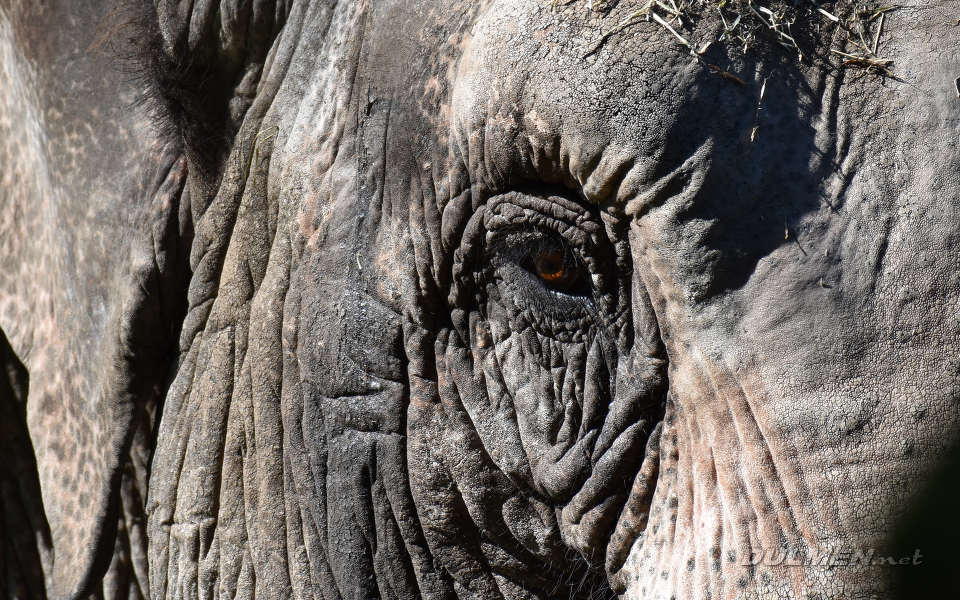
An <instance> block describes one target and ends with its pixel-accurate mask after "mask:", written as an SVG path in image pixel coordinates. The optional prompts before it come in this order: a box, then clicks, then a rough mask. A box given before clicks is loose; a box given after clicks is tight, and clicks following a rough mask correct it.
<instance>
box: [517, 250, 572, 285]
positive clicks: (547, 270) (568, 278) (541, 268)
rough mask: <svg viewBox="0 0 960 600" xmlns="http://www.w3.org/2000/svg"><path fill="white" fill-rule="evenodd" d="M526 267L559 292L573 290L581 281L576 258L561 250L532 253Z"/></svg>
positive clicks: (542, 281)
mask: <svg viewBox="0 0 960 600" xmlns="http://www.w3.org/2000/svg"><path fill="white" fill-rule="evenodd" d="M524 262H525V263H526V264H524V268H525V269H526V270H527V271H529V272H531V273H533V274H534V275H536V276H537V278H538V279H539V280H540V282H541V283H543V284H544V285H545V286H547V287H548V288H550V289H553V290H556V291H558V292H565V291H569V290H572V289H574V288H575V287H576V284H577V283H578V282H579V281H580V268H579V265H578V264H577V261H576V259H574V258H573V257H572V256H570V255H569V253H567V252H563V251H561V250H554V249H551V250H543V251H540V252H538V253H536V254H532V255H530V256H529V257H528V258H527V260H526V261H524Z"/></svg>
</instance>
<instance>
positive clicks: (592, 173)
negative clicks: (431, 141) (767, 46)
mask: <svg viewBox="0 0 960 600" xmlns="http://www.w3.org/2000/svg"><path fill="white" fill-rule="evenodd" d="M579 8H583V10H582V11H580V10H579ZM599 15H600V13H594V12H591V11H589V10H587V9H586V8H585V7H578V6H573V7H568V8H566V9H564V10H562V11H554V10H551V9H550V7H545V6H543V3H538V2H535V1H530V2H497V3H494V4H493V5H492V6H491V7H490V8H489V9H488V10H487V11H486V12H485V13H484V14H483V15H482V16H481V18H480V19H479V20H478V21H477V23H476V24H475V25H474V27H473V29H472V32H473V34H474V35H473V38H472V40H471V41H470V43H469V45H468V47H467V48H466V50H465V52H464V55H463V57H462V59H461V61H460V65H459V69H458V71H457V75H456V81H455V85H454V89H453V101H452V105H453V127H454V138H455V140H456V143H457V145H458V147H459V150H460V153H461V155H462V156H464V157H466V162H467V163H468V167H469V168H470V170H471V173H472V175H473V176H474V177H476V178H478V179H484V178H486V179H488V180H489V181H490V182H492V183H493V184H494V185H496V184H497V183H502V182H504V181H510V180H511V178H513V177H515V176H516V172H517V171H521V170H523V171H526V173H525V175H526V176H529V177H534V178H537V179H542V180H545V181H551V182H557V183H563V184H565V185H567V186H569V187H571V188H574V189H578V190H580V191H582V193H583V196H584V197H585V198H587V199H588V200H591V201H594V202H600V201H604V200H607V199H608V198H610V197H611V195H612V194H614V193H615V194H616V197H617V199H619V200H624V201H625V200H626V199H627V198H628V197H629V196H634V195H636V194H638V193H640V192H642V191H643V190H644V189H646V188H649V187H650V186H651V185H653V181H654V180H656V178H657V176H658V174H659V172H660V171H662V170H663V163H665V162H683V161H684V160H686V159H687V158H688V157H690V156H692V155H693V154H695V153H696V150H697V149H698V148H701V147H702V146H703V145H704V144H705V143H708V140H710V139H711V138H716V137H719V136H721V135H723V134H726V137H727V138H728V139H731V140H739V138H740V137H742V134H743V133H744V132H747V131H749V126H750V124H751V123H750V121H751V120H752V118H753V116H754V112H755V109H756V100H757V98H756V95H757V90H754V89H752V86H748V87H746V88H744V87H743V86H739V85H736V84H734V83H731V82H730V81H728V80H725V79H724V78H723V77H721V76H719V75H718V74H716V73H712V72H709V71H710V70H709V69H707V68H706V63H705V62H704V61H703V59H700V58H697V57H694V56H692V55H690V54H689V53H687V52H684V51H682V50H678V49H677V48H675V47H673V45H672V44H669V43H664V42H665V38H664V37H663V36H664V35H665V32H664V31H663V30H662V29H661V28H660V27H659V26H658V25H656V24H655V23H645V22H636V23H632V24H631V26H630V27H629V28H627V29H625V30H623V31H617V27H616V25H617V23H618V21H619V22H622V21H623V19H624V17H629V12H626V13H624V14H620V12H618V11H617V10H614V11H612V12H611V13H609V14H607V15H605V16H599ZM611 32H614V33H611Z"/></svg>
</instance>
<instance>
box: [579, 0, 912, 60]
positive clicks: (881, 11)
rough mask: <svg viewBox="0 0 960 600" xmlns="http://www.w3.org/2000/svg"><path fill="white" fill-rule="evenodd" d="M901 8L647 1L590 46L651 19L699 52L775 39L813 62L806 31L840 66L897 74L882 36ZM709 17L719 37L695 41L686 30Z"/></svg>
mask: <svg viewBox="0 0 960 600" xmlns="http://www.w3.org/2000/svg"><path fill="white" fill-rule="evenodd" d="M616 4H617V5H619V4H621V3H619V2H617V3H616ZM613 6H614V2H612V1H611V0H587V1H586V7H587V9H588V10H589V11H591V12H601V13H602V12H605V11H610V10H611V9H612V7H613ZM618 8H619V6H618ZM896 8H897V7H896V6H893V5H884V4H880V3H876V2H854V1H851V0H837V1H835V2H830V3H818V2H815V1H814V0H795V1H793V0H771V1H769V2H763V1H758V2H755V1H753V0H720V1H719V2H715V1H713V0H642V4H640V5H639V6H638V7H637V8H635V9H633V10H631V11H629V12H628V13H627V14H626V16H625V17H623V18H620V19H619V20H618V21H616V22H615V23H614V24H612V25H611V26H609V28H608V29H606V30H605V31H603V32H602V33H601V34H600V35H599V36H598V38H597V39H596V40H594V41H593V42H592V43H590V44H589V45H590V46H592V48H591V52H592V51H594V50H596V48H597V47H599V46H600V45H602V44H603V42H604V41H605V40H606V39H607V38H609V37H610V36H612V35H615V34H617V33H620V32H621V31H624V30H625V29H627V28H629V27H631V26H632V25H635V24H637V23H640V22H644V21H646V22H653V23H656V24H658V25H659V26H660V27H661V28H662V29H663V30H664V32H665V33H666V34H667V35H669V36H670V37H672V38H673V39H674V40H675V41H676V42H677V44H679V45H680V46H682V47H684V48H685V49H686V50H688V51H689V52H690V53H691V54H693V55H695V56H700V55H702V54H703V53H704V52H706V50H707V48H709V47H710V46H711V45H712V44H713V43H714V42H726V43H734V44H735V45H736V46H738V47H739V48H740V49H741V50H742V51H743V52H745V53H746V52H750V51H751V50H752V49H754V48H756V47H757V46H760V45H762V43H763V42H764V41H765V40H772V41H773V42H774V43H775V44H776V45H778V46H780V47H782V48H783V49H784V50H786V51H787V52H790V53H791V54H793V55H794V56H796V58H797V60H799V61H801V62H812V61H813V60H814V57H812V56H810V55H809V52H810V50H809V48H808V49H806V50H805V49H804V44H802V43H801V42H799V41H798V39H799V36H798V34H797V32H798V31H800V30H805V32H806V33H808V34H810V33H812V34H813V35H815V37H817V38H818V39H820V40H822V41H823V42H828V43H829V45H828V46H826V47H824V46H823V44H822V43H821V44H818V47H817V48H816V50H818V51H820V52H825V54H826V56H828V57H832V60H831V61H830V62H832V63H833V64H834V65H835V66H838V67H858V68H861V69H863V70H865V71H866V72H867V73H871V74H874V75H880V76H886V77H892V76H893V74H892V72H891V70H890V67H891V65H892V64H893V61H892V60H889V59H885V58H882V57H881V54H882V39H881V38H882V36H883V31H884V24H885V20H886V15H887V13H888V12H890V11H892V10H895V9H896ZM616 12H619V11H616ZM707 16H713V18H714V19H719V22H720V23H721V24H722V27H721V28H720V33H719V35H716V36H712V37H710V38H704V39H699V40H693V39H692V38H691V37H690V34H689V33H687V32H686V30H691V31H692V25H693V24H694V23H695V22H697V21H699V20H701V19H702V18H703V17H707ZM602 29H603V28H602ZM724 74H725V75H726V73H724Z"/></svg>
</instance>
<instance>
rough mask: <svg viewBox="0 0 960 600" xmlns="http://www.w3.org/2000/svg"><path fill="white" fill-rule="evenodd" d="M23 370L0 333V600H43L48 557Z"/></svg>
mask: <svg viewBox="0 0 960 600" xmlns="http://www.w3.org/2000/svg"><path fill="white" fill-rule="evenodd" d="M28 384H29V377H28V374H27V370H26V368H24V366H23V364H22V363H21V362H20V360H19V359H18V358H17V356H16V354H14V352H13V349H12V348H11V347H10V344H9V342H8V341H7V338H6V336H5V335H4V333H3V331H2V330H0V597H4V598H38V599H39V598H46V597H47V595H46V590H45V584H44V568H47V569H49V568H50V567H52V565H50V564H46V565H45V564H44V562H45V561H44V558H45V557H52V555H53V554H52V553H53V549H52V548H53V545H52V542H51V539H50V527H49V525H48V524H47V518H46V516H45V515H44V514H43V509H42V506H43V502H42V500H41V498H40V481H39V479H38V476H37V460H36V457H35V455H34V453H33V445H32V444H31V442H30V435H29V433H27V419H26V416H27V405H26V399H27V388H28Z"/></svg>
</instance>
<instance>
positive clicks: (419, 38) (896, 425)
mask: <svg viewBox="0 0 960 600" xmlns="http://www.w3.org/2000/svg"><path fill="white" fill-rule="evenodd" d="M594 4H596V6H595V5H594ZM658 6H659V3H658ZM663 6H665V5H663ZM838 6H839V3H838ZM952 6H953V5H952V4H944V5H942V6H935V7H923V8H921V7H919V6H916V7H911V6H904V7H900V8H899V9H898V10H896V11H894V12H891V13H889V15H887V14H884V16H883V18H884V19H886V23H887V27H886V29H879V28H877V22H872V25H871V24H869V23H870V22H868V25H867V26H868V27H872V28H873V29H869V30H868V31H870V32H873V33H874V34H876V36H877V40H882V44H883V48H884V53H886V54H885V55H888V56H889V57H890V58H891V59H892V60H893V61H894V62H893V65H896V67H895V68H894V70H893V71H892V72H891V71H888V70H886V69H887V67H889V65H890V63H888V62H886V61H880V60H879V59H876V60H875V59H869V60H868V59H867V58H863V59H862V60H861V61H860V62H859V63H858V62H856V61H855V60H853V59H849V60H848V61H847V62H848V63H850V64H846V65H842V64H840V63H839V62H838V60H832V59H831V56H834V55H836V52H834V53H833V54H831V49H832V50H834V51H839V52H841V53H843V52H846V51H845V50H844V49H845V48H846V46H843V45H842V43H843V41H842V40H841V41H840V42H837V33H836V32H837V31H840V30H839V29H838V27H840V26H839V25H834V24H832V23H833V19H836V17H835V16H834V15H833V14H832V13H828V12H826V11H824V14H823V15H822V14H820V13H817V12H816V11H814V10H813V9H811V10H810V11H809V12H810V14H809V15H806V14H805V16H804V18H805V19H807V21H808V23H807V24H805V25H804V24H802V23H798V24H796V26H795V28H794V29H792V30H790V32H789V33H787V32H786V29H783V28H778V27H779V26H776V23H775V22H774V21H772V19H773V18H774V15H773V13H769V14H770V17H769V18H770V19H771V20H770V21H765V20H764V17H763V16H762V14H761V13H759V12H756V11H754V8H753V5H752V4H751V5H749V6H747V5H744V7H745V8H744V10H746V9H747V8H749V10H751V11H754V12H755V14H756V15H757V18H758V19H759V21H758V23H762V24H763V26H766V27H767V28H769V29H771V30H772V31H771V32H767V33H768V37H767V38H762V39H760V40H759V41H757V44H758V46H757V47H755V48H753V49H749V50H746V51H744V50H743V49H742V48H738V47H735V46H733V44H732V43H729V42H727V41H724V40H723V39H721V38H723V37H730V36H729V35H725V32H726V33H727V34H729V31H730V28H731V26H730V24H729V23H728V22H726V21H724V20H723V19H722V18H721V16H719V15H722V14H723V13H722V9H717V8H716V7H714V6H713V5H709V6H708V5H704V7H703V11H702V14H698V15H695V17H694V18H693V19H692V21H690V20H688V21H686V22H684V21H682V18H681V20H679V21H678V20H676V19H674V20H673V21H672V22H673V25H671V24H670V23H668V22H667V21H665V20H664V19H663V16H664V15H666V14H667V13H666V12H663V11H664V10H667V9H665V8H662V7H661V8H656V7H654V5H653V4H642V3H633V2H625V1H621V2H609V3H606V2H605V3H602V4H601V3H599V2H598V3H588V2H580V1H574V2H568V3H565V4H563V3H558V2H551V1H547V0H509V1H508V0H488V1H485V2H462V3H461V2H450V1H445V2H434V1H427V2H421V3H410V2H399V1H395V0H383V1H377V2H352V1H342V2H321V1H307V0H304V1H302V2H272V1H268V0H258V1H257V2H250V3H246V2H243V3H236V2H228V1H224V2H223V3H220V4H217V3H211V2H196V3H176V2H167V1H157V2H155V3H154V4H153V5H150V6H147V7H145V8H139V7H137V8H135V9H130V10H133V11H134V12H135V13H136V14H135V15H134V17H133V22H134V25H132V26H131V27H133V31H135V32H136V33H135V35H134V36H132V37H134V38H135V39H133V40H131V41H130V44H131V45H132V47H133V50H131V52H132V54H131V55H130V56H132V61H133V62H132V64H133V70H134V71H135V73H136V74H137V75H138V77H136V78H134V79H133V80H131V79H129V78H127V79H123V81H124V82H126V83H124V84H123V85H126V86H132V87H133V88H134V89H135V90H141V91H143V94H144V97H145V98H146V99H147V104H146V106H147V107H148V108H145V109H141V111H145V112H141V113H137V114H138V115H139V116H138V117H137V118H138V119H141V120H143V121H144V122H146V120H147V118H148V117H149V118H150V119H151V120H152V124H153V128H152V129H150V128H146V126H144V127H145V128H144V129H143V131H149V132H152V133H143V134H142V137H141V138H138V139H140V140H146V141H140V142H138V143H141V144H146V143H148V142H149V144H152V146H150V147H151V148H155V150H154V151H153V153H152V154H150V155H146V156H144V157H143V158H142V159H140V160H141V161H142V163H143V164H145V165H150V164H152V165H154V166H153V167H152V169H153V170H152V171H149V172H150V173H155V172H158V173H159V174H154V175H153V176H152V178H148V181H149V183H146V184H141V185H140V187H138V188H136V189H137V192H136V194H133V192H129V191H127V192H124V193H126V194H127V195H128V196H130V195H131V194H132V196H133V197H136V198H138V199H139V200H138V201H137V202H139V204H135V206H139V207H140V208H138V209H137V210H139V211H140V212H138V213H137V217H136V219H134V220H133V221H134V223H135V224H136V223H140V225H139V227H140V228H141V232H140V233H136V231H137V226H134V225H131V226H130V227H129V230H130V232H131V233H129V237H130V239H131V240H133V241H130V242H129V244H130V245H131V247H134V248H142V250H140V251H139V253H134V256H135V258H136V260H135V262H134V265H133V267H129V268H127V270H126V271H124V273H126V274H125V275H124V276H123V277H122V278H121V283H122V285H118V289H120V290H121V291H120V292H118V294H117V298H119V299H118V300H116V301H115V304H116V307H115V308H113V309H112V311H105V312H104V315H105V316H104V317H103V322H104V323H106V326H105V327H107V331H108V334H107V335H106V337H105V339H106V341H105V342H102V343H100V344H99V346H98V347H97V348H96V349H95V352H94V355H97V356H103V357H104V362H96V361H93V362H89V361H86V360H85V361H83V364H80V365H76V366H74V367H72V368H75V369H76V370H77V371H83V372H88V373H94V372H99V371H97V369H100V370H101V371H102V372H103V373H105V374H103V375H99V376H98V377H97V378H96V381H97V382H98V383H97V385H93V386H92V388H91V390H92V391H91V398H93V400H90V401H89V402H88V403H87V404H84V405H83V407H84V408H83V410H81V409H77V408H71V407H70V404H69V402H62V403H61V404H62V405H64V406H65V407H61V408H58V407H59V406H61V405H58V404H57V403H56V402H54V401H52V400H51V401H49V402H47V403H46V404H47V405H48V406H47V408H46V409H45V411H42V410H41V408H37V409H35V412H34V413H33V414H32V415H33V416H31V415H28V419H27V421H28V423H29V425H30V427H31V435H32V436H33V439H34V445H35V446H37V447H38V454H37V456H38V464H39V470H40V484H41V487H42V488H43V496H44V502H45V505H46V506H47V516H48V518H49V519H50V522H51V523H50V524H51V532H52V539H53V548H54V554H55V558H54V559H53V560H54V571H53V572H54V573H55V574H56V577H55V578H54V579H59V580H60V581H62V583H60V584H51V585H59V586H60V588H58V589H62V590H63V591H64V592H63V593H69V592H71V591H74V592H76V593H87V592H89V591H90V590H91V589H92V588H91V587H90V582H91V581H96V580H97V579H98V578H99V577H101V576H102V573H103V572H104V571H108V574H107V581H113V582H116V581H135V582H138V583H137V589H138V590H139V593H141V594H144V595H146V594H149V595H151V596H152V597H153V598H155V599H160V598H188V597H189V598H194V597H201V598H206V597H213V596H220V595H228V596H230V597H243V598H248V597H258V598H266V597H270V598H273V597H278V598H279V597H283V598H287V597H296V598H308V597H312V598H373V597H383V598H408V597H409V598H416V597H419V596H423V597H427V598H453V597H463V598H474V597H475V598H559V597H596V596H598V595H599V596H605V595H606V596H609V595H613V594H617V595H623V596H624V597H628V598H673V597H676V598H738V597H770V598H799V597H806V596H805V595H809V594H814V595H816V594H820V596H818V597H824V598H827V597H874V595H876V594H881V593H884V592H885V591H888V590H889V585H890V582H891V581H892V580H893V577H894V573H895V569H896V568H905V567H901V566H900V563H899V559H900V557H899V555H898V556H897V557H896V559H897V560H896V561H895V562H897V563H898V564H897V566H896V567H894V566H893V565H892V564H890V562H888V561H887V560H885V559H884V558H883V557H884V556H885V554H884V553H888V552H889V551H888V549H887V548H888V546H887V544H888V543H889V540H890V539H891V537H890V536H891V535H892V533H893V531H894V529H895V527H896V525H897V524H898V523H899V522H900V520H901V515H902V514H903V513H904V511H905V510H906V507H907V505H908V504H909V502H910V500H911V498H912V497H913V494H914V491H915V490H916V489H919V487H920V486H921V485H922V483H923V481H924V480H925V477H926V475H927V473H928V472H930V470H931V469H933V468H934V467H936V465H937V464H938V463H939V461H940V460H941V458H942V457H943V456H945V455H946V454H947V451H948V448H949V447H950V445H951V443H952V441H953V440H954V439H955V438H956V436H957V433H958V425H960V423H958V416H960V415H958V410H957V402H958V398H960V387H958V386H960V380H958V377H960V363H958V362H957V356H958V355H960V354H958V350H960V348H958V345H960V340H958V335H957V334H958V332H960V320H958V316H957V315H958V312H957V301H958V292H960V279H958V277H960V275H958V273H960V271H958V270H957V265H958V263H960V244H958V243H957V234H958V232H960V228H958V225H957V223H958V219H957V218H956V216H957V215H956V210H957V208H956V200H957V197H958V196H957V192H958V190H960V180H958V179H957V173H958V172H960V170H958V168H957V167H958V162H960V156H958V150H957V145H956V123H957V121H958V119H960V100H958V99H957V95H958V91H957V88H956V87H955V83H954V79H955V78H956V75H957V73H956V70H957V69H958V68H960V67H958V65H957V64H956V59H955V57H956V56H957V55H958V52H960V35H958V34H957V33H956V31H955V30H954V29H953V28H952V25H951V24H950V22H949V20H948V19H947V18H946V16H945V15H946V14H947V12H948V9H949V8H950V7H952ZM828 8H829V7H828ZM763 10H768V9H766V8H764V9H763ZM658 11H659V12H658ZM718 11H720V12H718ZM674 12H676V13H678V14H679V13H680V12H681V11H680V9H676V10H675V11H674ZM837 12H839V11H837ZM764 14H767V13H764ZM824 15H826V16H824ZM650 17H654V18H650ZM830 17H832V18H830ZM681 27H683V29H681V30H680V31H678V29H679V28H681ZM881 27H882V25H881ZM121 29H122V28H121ZM124 31H126V30H124ZM924 32H930V33H929V36H932V39H934V40H936V41H930V39H928V34H927V33H924ZM777 36H781V37H780V41H783V38H782V36H788V37H789V40H790V41H791V42H792V43H793V46H792V48H793V50H791V51H790V52H785V51H783V50H782V49H780V48H779V47H778V46H777V45H776V41H777ZM831 36H833V37H831ZM881 36H882V37H881ZM763 39H766V41H763ZM677 41H680V42H682V43H680V44H677V43H675V42H677ZM837 43H840V44H841V45H840V46H837V45H836V44H837ZM124 44H126V42H122V43H121V46H123V45H124ZM866 50H867V51H869V49H866ZM797 52H799V53H800V54H801V59H798V58H797V57H796V55H795V54H796V53H797ZM876 52H877V50H876V49H874V50H873V53H872V54H871V56H875V54H876ZM849 56H853V55H849ZM841 58H842V57H841ZM854 58H856V57H854ZM91 60H92V59H91ZM864 61H866V62H864ZM870 61H872V62H870ZM901 65H902V70H901ZM881 67H882V69H883V72H884V73H886V75H889V76H882V74H881V75H877V73H876V71H877V70H878V69H880V68H881ZM859 68H869V69H871V70H873V71H874V72H872V73H870V72H866V71H862V70H858V69H859ZM138 131H140V130H138ZM151 161H153V162H152V163H151ZM918 161H919V162H918ZM156 165H161V166H160V167H159V168H158V167H157V166H156ZM145 170H147V169H146V167H145ZM116 185H120V184H116ZM132 185H133V184H132V183H130V182H126V183H123V186H125V187H124V189H125V190H129V189H132ZM17 189H21V188H17ZM24 189H25V188H24ZM131 210H132V209H131ZM143 224H146V230H145V231H146V232H147V234H146V235H144V233H143V232H142V231H143V230H142V228H143V226H144V225H143ZM124 239H125V238H124ZM143 240H147V241H148V242H149V243H146V244H144V241H143ZM125 260H126V261H127V262H129V257H126V259H125ZM3 327H4V329H5V330H6V331H7V332H8V333H10V332H11V331H17V327H16V325H15V324H12V323H11V322H9V321H4V322H3ZM171 331H174V332H178V337H179V342H178V343H176V344H174V343H172V342H171V341H170V340H169V339H168V338H169V337H170V335H171ZM24 335H25V334H22V333H21V334H19V337H18V336H16V335H14V336H12V337H11V340H12V344H13V348H14V350H17V351H18V353H20V354H21V356H22V355H23V351H22V350H21V349H20V348H18V344H20V346H23V345H24V342H22V341H18V340H22V339H23V336H24ZM98 339H99V338H98ZM81 350H82V349H81ZM77 352H80V350H77ZM97 352H99V354H96V353H97ZM34 363H36V361H34ZM24 364H25V365H26V367H27V369H28V370H30V372H31V373H33V372H34V369H38V370H41V369H42V365H37V366H32V365H31V361H30V360H24ZM104 365H106V366H104ZM84 369H86V371H84ZM53 385H54V384H52V383H50V384H48V387H49V386H53ZM66 397H67V396H64V398H66ZM51 402H52V403H53V404H52V405H50V403H51ZM28 406H29V405H28ZM58 411H60V412H58ZM61 413H68V414H69V415H71V417H70V418H71V419H74V420H79V421H80V422H93V423H95V424H97V427H99V429H98V431H99V430H102V431H104V432H105V433H104V436H105V438H103V437H97V436H85V437H82V438H78V439H77V440H76V441H75V442H74V445H75V446H76V447H75V448H74V447H71V448H70V451H69V452H67V453H66V454H67V455H69V456H77V457H82V458H77V459H75V460H76V461H78V464H81V463H80V461H84V462H82V464H81V467H82V468H81V467H77V472H81V471H83V469H87V470H91V469H92V470H93V471H94V473H95V475H94V478H95V479H96V482H97V484H98V485H99V487H97V488H96V489H95V490H94V491H95V492H96V493H93V492H91V493H89V494H87V496H89V497H87V496H84V498H85V502H86V504H84V505H83V506H86V507H89V508H90V511H89V514H90V515H93V516H90V517H87V518H86V519H84V518H78V521H79V523H74V522H73V521H70V522H65V521H61V520H59V519H58V517H57V515H60V514H63V513H64V511H65V509H64V508H62V506H61V507H60V508H57V507H58V506H60V505H59V504H58V502H62V501H61V500H58V499H56V498H58V497H62V498H73V497H74V496H72V495H71V490H73V492H74V494H75V489H76V487H77V486H78V480H80V483H79V486H80V487H81V488H82V487H83V486H84V483H83V481H82V478H80V477H79V476H72V475H70V474H66V475H63V474H61V475H59V476H56V477H55V476H53V475H51V474H50V469H52V468H53V467H51V465H57V464H60V463H58V462H57V460H59V461H60V462H63V461H64V460H69V459H64V458H62V456H60V454H58V453H57V452H53V451H51V450H49V447H48V446H46V445H44V443H43V442H38V440H45V439H49V438H50V437H51V436H52V435H54V434H55V432H51V429H50V428H51V427H53V425H52V424H51V419H52V418H53V417H50V416H49V415H58V414H61ZM78 413H79V416H78ZM104 414H107V415H108V417H105V416H103V415H104ZM44 415H46V416H44ZM84 419H85V420H84ZM154 423H156V426H155V427H154V425H153V424H154ZM104 439H106V440H107V442H108V443H106V444H105V443H104V441H103V440H104ZM62 443H63V442H62ZM65 443H68V444H69V442H65ZM102 448H107V449H108V450H109V451H106V450H103V449H102ZM54 458H56V459H57V460H54ZM45 469H46V471H45ZM71 485H72V486H73V488H71ZM141 510H142V514H141V512H140V511H141ZM94 517H95V518H94ZM144 520H145V521H146V526H145V527H144V526H143V522H144ZM112 523H119V525H112ZM105 524H106V525H105ZM114 527H116V528H117V529H118V530H119V531H120V535H119V536H118V535H117V534H115V533H114V532H113V528H114ZM77 532H79V533H77ZM104 548H106V551H104ZM115 548H116V551H115V552H114V553H113V558H112V559H111V560H112V562H111V560H107V558H108V557H109V555H110V552H111V551H113V550H114V549H115ZM97 557H99V558H97ZM838 557H839V560H838ZM891 560H893V559H891ZM58 561H67V562H63V563H61V564H66V565H73V566H76V565H87V566H86V567H85V569H86V570H74V571H73V572H71V571H70V569H69V568H67V567H61V566H57V563H58ZM907 566H909V565H907ZM108 569H109V570H108ZM81 572H82V573H84V574H85V575H83V576H80V575H76V573H81ZM147 572H149V577H147V575H146V573H147ZM124 573H132V574H133V578H132V579H130V578H129V577H128V576H127V575H124ZM148 579H149V585H148V584H147V580H148ZM148 588H149V591H147V589H148ZM111 589H112V588H111Z"/></svg>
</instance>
